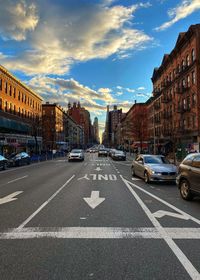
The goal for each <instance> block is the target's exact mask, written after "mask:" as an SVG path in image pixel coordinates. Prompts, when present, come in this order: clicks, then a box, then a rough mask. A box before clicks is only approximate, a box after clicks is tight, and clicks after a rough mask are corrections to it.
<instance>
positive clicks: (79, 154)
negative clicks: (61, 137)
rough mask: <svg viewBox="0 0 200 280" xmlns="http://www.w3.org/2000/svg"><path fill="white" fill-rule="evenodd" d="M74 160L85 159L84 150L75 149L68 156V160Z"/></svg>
mask: <svg viewBox="0 0 200 280" xmlns="http://www.w3.org/2000/svg"><path fill="white" fill-rule="evenodd" d="M73 160H75V161H76V160H78V161H83V160H84V153H83V150H81V149H73V150H72V151H71V152H70V153H69V156H68V161H69V162H70V161H73Z"/></svg>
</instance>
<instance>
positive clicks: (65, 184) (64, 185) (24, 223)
mask: <svg viewBox="0 0 200 280" xmlns="http://www.w3.org/2000/svg"><path fill="white" fill-rule="evenodd" d="M74 177H75V175H72V177H71V178H70V179H69V180H67V181H66V182H65V183H64V184H63V185H62V186H61V187H60V188H59V189H58V190H57V191H56V192H55V193H54V194H53V195H52V196H51V197H50V198H49V199H47V200H46V201H45V202H44V203H43V204H42V205H41V206H40V207H39V208H38V209H37V210H36V211H35V212H34V213H33V214H31V215H30V216H29V217H28V218H27V219H26V220H25V221H24V222H23V223H22V224H21V225H20V226H19V227H18V228H17V229H18V230H21V229H22V228H23V227H24V226H25V225H26V224H28V223H29V222H30V221H31V220H32V219H33V218H34V217H35V216H36V215H37V214H38V213H39V212H40V211H41V210H42V209H43V208H44V207H45V206H46V205H47V204H48V203H49V202H50V201H51V200H52V199H53V198H54V197H55V196H56V195H57V194H59V192H61V191H62V189H64V187H66V186H67V185H68V184H69V182H70V181H71V180H72V179H73V178H74Z"/></svg>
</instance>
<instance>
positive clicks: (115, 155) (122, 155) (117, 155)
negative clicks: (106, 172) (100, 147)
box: [112, 150, 126, 160]
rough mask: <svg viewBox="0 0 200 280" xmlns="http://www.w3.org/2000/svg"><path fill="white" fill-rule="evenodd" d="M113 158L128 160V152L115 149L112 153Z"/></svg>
mask: <svg viewBox="0 0 200 280" xmlns="http://www.w3.org/2000/svg"><path fill="white" fill-rule="evenodd" d="M112 159H113V160H126V154H125V153H124V152H123V151H120V150H115V151H114V152H113V153H112Z"/></svg>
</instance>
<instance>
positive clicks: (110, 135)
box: [104, 105, 124, 147]
mask: <svg viewBox="0 0 200 280" xmlns="http://www.w3.org/2000/svg"><path fill="white" fill-rule="evenodd" d="M123 116H124V114H123V113H122V109H117V105H114V106H113V110H112V111H110V110H109V106H107V116H106V125H105V138H104V144H105V145H108V146H110V147H114V146H116V131H117V126H118V124H119V123H120V122H121V119H122V117H123Z"/></svg>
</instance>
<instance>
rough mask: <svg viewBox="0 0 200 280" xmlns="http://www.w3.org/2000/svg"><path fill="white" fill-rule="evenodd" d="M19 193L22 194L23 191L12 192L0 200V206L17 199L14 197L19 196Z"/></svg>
mask: <svg viewBox="0 0 200 280" xmlns="http://www.w3.org/2000/svg"><path fill="white" fill-rule="evenodd" d="M20 193H23V191H18V192H14V193H11V194H9V195H7V196H5V197H3V198H0V204H4V203H8V202H11V201H13V200H16V199H17V198H16V197H15V196H17V195H19V194H20Z"/></svg>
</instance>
